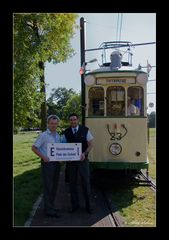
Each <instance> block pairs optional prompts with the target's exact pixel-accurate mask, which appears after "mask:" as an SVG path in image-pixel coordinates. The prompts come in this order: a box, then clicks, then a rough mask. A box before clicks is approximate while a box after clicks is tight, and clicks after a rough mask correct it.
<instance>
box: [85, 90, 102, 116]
mask: <svg viewBox="0 0 169 240" xmlns="http://www.w3.org/2000/svg"><path fill="white" fill-rule="evenodd" d="M88 111H89V112H88V115H89V116H104V90H103V88H102V87H92V88H90V89H89V109H88Z"/></svg>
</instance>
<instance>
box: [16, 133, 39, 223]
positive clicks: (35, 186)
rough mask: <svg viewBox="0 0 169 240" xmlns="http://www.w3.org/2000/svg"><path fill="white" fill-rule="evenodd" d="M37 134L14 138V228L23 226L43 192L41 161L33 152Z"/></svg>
mask: <svg viewBox="0 0 169 240" xmlns="http://www.w3.org/2000/svg"><path fill="white" fill-rule="evenodd" d="M36 138H37V134H36V133H32V132H28V133H20V134H17V135H14V137H13V150H14V165H13V176H14V183H13V187H14V189H13V190H14V226H23V225H24V223H25V221H26V220H27V218H28V217H29V213H30V211H31V210H32V205H33V203H34V202H35V201H36V199H37V197H38V196H39V194H40V193H41V191H42V187H41V174H40V160H39V158H38V157H36V155H35V154H34V153H33V152H32V150H31V146H32V143H33V142H34V141H35V139H36Z"/></svg>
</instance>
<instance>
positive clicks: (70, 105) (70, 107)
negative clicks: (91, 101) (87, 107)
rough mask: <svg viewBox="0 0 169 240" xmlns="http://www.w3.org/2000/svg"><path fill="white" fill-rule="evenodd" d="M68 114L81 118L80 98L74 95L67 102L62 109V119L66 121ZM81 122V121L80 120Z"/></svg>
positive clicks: (78, 95)
mask: <svg viewBox="0 0 169 240" xmlns="http://www.w3.org/2000/svg"><path fill="white" fill-rule="evenodd" d="M70 113H76V114H77V115H78V116H79V117H81V96H80V94H74V95H73V96H72V97H71V98H70V99H69V100H68V101H67V104H66V106H65V107H64V109H63V114H64V119H65V120H67V119H68V117H69V115H70ZM80 120H81V119H80Z"/></svg>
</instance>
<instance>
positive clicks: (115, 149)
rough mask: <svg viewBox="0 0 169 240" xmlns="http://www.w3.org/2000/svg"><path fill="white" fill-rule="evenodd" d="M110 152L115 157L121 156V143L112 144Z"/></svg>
mask: <svg viewBox="0 0 169 240" xmlns="http://www.w3.org/2000/svg"><path fill="white" fill-rule="evenodd" d="M109 150H110V152H111V153H112V154H113V155H119V154H120V153H121V151H122V147H121V145H120V144H119V143H112V144H111V145H110V147H109Z"/></svg>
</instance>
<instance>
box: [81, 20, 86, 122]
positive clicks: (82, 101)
mask: <svg viewBox="0 0 169 240" xmlns="http://www.w3.org/2000/svg"><path fill="white" fill-rule="evenodd" d="M80 52H81V66H83V65H84V69H85V20H84V18H83V17H81V18H80ZM84 76H85V70H84V73H83V74H81V106H82V108H81V109H82V125H85V105H86V104H85V83H84Z"/></svg>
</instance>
